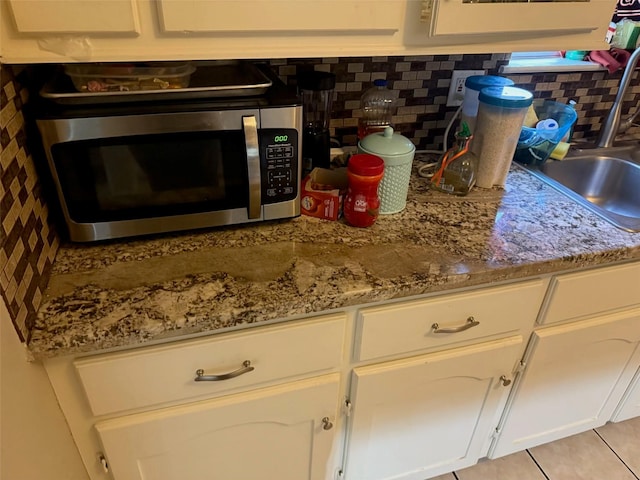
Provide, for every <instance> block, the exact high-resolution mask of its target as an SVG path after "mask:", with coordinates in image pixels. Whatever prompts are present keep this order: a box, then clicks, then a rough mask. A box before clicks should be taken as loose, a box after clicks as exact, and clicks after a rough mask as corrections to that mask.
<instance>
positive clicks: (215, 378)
mask: <svg viewBox="0 0 640 480" xmlns="http://www.w3.org/2000/svg"><path fill="white" fill-rule="evenodd" d="M253 370H255V368H254V367H252V366H251V362H250V361H249V360H245V361H244V362H242V367H241V368H239V369H237V370H234V371H233V372H229V373H223V374H221V375H205V374H204V370H202V369H201V368H199V369H198V370H196V378H194V379H193V380H194V381H195V382H219V381H221V380H229V379H230V378H235V377H239V376H240V375H244V374H245V373H249V372H252V371H253Z"/></svg>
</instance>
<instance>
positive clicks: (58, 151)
mask: <svg viewBox="0 0 640 480" xmlns="http://www.w3.org/2000/svg"><path fill="white" fill-rule="evenodd" d="M36 123H37V126H38V129H39V131H40V134H41V137H42V143H43V146H44V149H45V154H46V156H47V160H48V165H49V168H50V170H51V174H52V177H53V181H54V183H55V186H56V189H57V194H58V197H59V200H60V205H61V209H62V213H63V215H64V219H65V221H66V225H67V227H68V231H69V238H70V239H71V240H72V241H79V242H87V241H95V240H105V239H112V238H120V237H129V236H137V235H144V234H153V233H160V232H171V231H178V230H187V229H196V228H203V227H212V226H222V225H233V224H240V223H246V222H258V221H263V220H274V219H282V218H290V217H295V216H298V215H299V214H300V202H299V191H300V172H301V148H300V147H301V145H300V144H301V137H302V106H301V105H300V104H299V102H298V99H297V97H295V96H293V97H288V96H284V97H283V96H279V97H277V98H268V96H266V97H265V96H260V97H256V98H253V99H251V98H248V99H236V100H222V101H221V100H216V101H193V100H192V101H185V102H170V103H155V104H153V105H149V104H147V105H138V106H133V105H120V106H114V105H92V106H75V107H68V108H61V109H57V111H55V109H54V111H53V112H52V111H48V112H47V114H46V115H42V116H40V117H39V118H38V119H37V120H36Z"/></svg>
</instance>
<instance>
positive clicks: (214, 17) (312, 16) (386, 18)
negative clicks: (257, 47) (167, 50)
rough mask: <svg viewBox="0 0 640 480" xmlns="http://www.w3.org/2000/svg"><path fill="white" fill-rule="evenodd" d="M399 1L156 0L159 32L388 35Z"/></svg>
mask: <svg viewBox="0 0 640 480" xmlns="http://www.w3.org/2000/svg"><path fill="white" fill-rule="evenodd" d="M400 3H401V2H399V1H398V0H367V1H363V0H272V1H265V0H245V1H241V2H239V1H238V0H207V1H203V0H158V15H159V22H160V28H161V30H162V31H163V32H173V33H184V32H202V33H211V32H274V31H279V32H332V31H334V32H335V31H344V32H354V31H365V32H366V31H369V32H381V33H384V32H386V33H389V34H392V33H394V32H396V31H398V29H399V28H400V22H401V20H402V18H401V13H402V9H400V8H396V7H397V6H398V4H400Z"/></svg>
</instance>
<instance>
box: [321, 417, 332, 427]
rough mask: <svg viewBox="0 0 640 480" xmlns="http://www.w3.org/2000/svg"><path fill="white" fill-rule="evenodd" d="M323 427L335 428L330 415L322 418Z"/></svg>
mask: <svg viewBox="0 0 640 480" xmlns="http://www.w3.org/2000/svg"><path fill="white" fill-rule="evenodd" d="M322 428H323V429H324V430H331V429H332V428H333V423H331V420H330V419H329V417H324V418H323V419H322Z"/></svg>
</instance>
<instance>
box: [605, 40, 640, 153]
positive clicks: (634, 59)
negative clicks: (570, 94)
mask: <svg viewBox="0 0 640 480" xmlns="http://www.w3.org/2000/svg"><path fill="white" fill-rule="evenodd" d="M638 60H640V47H638V48H636V50H635V52H633V54H632V55H631V57H630V58H629V61H628V62H627V66H626V67H625V69H624V73H623V74H622V80H620V86H619V87H618V93H617V94H616V99H615V100H614V101H613V106H612V107H611V110H610V111H609V115H607V118H606V119H605V121H604V122H603V124H602V127H601V128H600V133H599V134H598V140H597V141H596V146H598V147H612V146H613V141H614V139H615V138H616V135H617V134H618V132H620V131H625V130H627V129H628V128H629V127H630V126H631V124H632V123H633V121H634V119H635V118H636V117H637V116H638V114H639V113H640V106H639V107H638V108H637V109H636V111H635V113H634V114H633V115H631V116H630V117H629V118H627V119H626V120H621V118H620V117H621V116H622V101H623V100H624V97H625V94H626V92H627V88H628V87H629V84H630V83H631V78H632V77H633V72H634V70H635V69H636V65H637V64H638Z"/></svg>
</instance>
